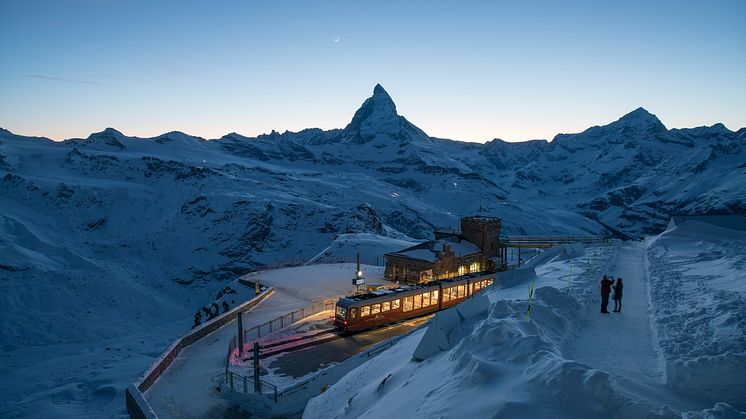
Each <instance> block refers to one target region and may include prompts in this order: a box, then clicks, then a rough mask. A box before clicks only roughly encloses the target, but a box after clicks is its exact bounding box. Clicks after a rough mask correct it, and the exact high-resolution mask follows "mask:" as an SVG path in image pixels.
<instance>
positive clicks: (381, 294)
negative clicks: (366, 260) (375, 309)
mask: <svg viewBox="0 0 746 419" xmlns="http://www.w3.org/2000/svg"><path fill="white" fill-rule="evenodd" d="M494 277H495V274H487V275H477V274H466V275H462V276H458V277H454V278H447V279H441V280H439V281H433V282H428V283H426V284H419V285H407V286H403V287H398V288H392V289H382V290H377V291H372V292H368V293H365V294H358V295H349V296H347V297H342V298H340V299H339V300H338V301H337V305H338V306H340V307H352V306H354V305H358V304H360V305H364V304H366V303H374V302H376V301H377V300H378V299H380V300H381V301H386V300H388V299H389V298H391V297H393V296H407V295H410V294H417V293H418V291H422V290H424V289H427V288H436V287H438V284H443V285H446V286H448V285H452V284H453V285H457V284H459V283H461V282H466V281H467V280H469V279H473V278H479V279H488V278H494Z"/></svg>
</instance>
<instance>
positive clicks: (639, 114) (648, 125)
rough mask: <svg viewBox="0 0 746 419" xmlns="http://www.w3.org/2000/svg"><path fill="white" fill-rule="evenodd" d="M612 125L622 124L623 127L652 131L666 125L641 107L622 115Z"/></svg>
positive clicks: (662, 129)
mask: <svg viewBox="0 0 746 419" xmlns="http://www.w3.org/2000/svg"><path fill="white" fill-rule="evenodd" d="M612 125H622V126H625V127H630V128H641V129H646V130H649V129H653V130H654V131H665V130H666V127H665V126H664V125H663V123H662V122H661V121H660V119H658V117H656V116H655V115H653V114H652V113H650V112H648V111H647V110H646V109H645V108H642V107H640V108H637V109H635V110H634V111H632V112H630V113H628V114H626V115H624V116H623V117H621V118H619V120H617V121H616V122H614V123H613V124H612Z"/></svg>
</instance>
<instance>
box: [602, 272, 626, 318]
mask: <svg viewBox="0 0 746 419" xmlns="http://www.w3.org/2000/svg"><path fill="white" fill-rule="evenodd" d="M623 288H624V284H623V283H622V278H617V280H616V283H614V277H613V276H612V277H611V278H609V277H607V276H606V275H604V276H603V278H602V279H601V313H608V312H609V294H611V290H612V289H613V290H614V313H621V312H622V289H623Z"/></svg>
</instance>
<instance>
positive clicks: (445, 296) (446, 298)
mask: <svg viewBox="0 0 746 419" xmlns="http://www.w3.org/2000/svg"><path fill="white" fill-rule="evenodd" d="M450 300H451V289H450V288H444V289H443V302H444V303H445V302H447V301H450Z"/></svg>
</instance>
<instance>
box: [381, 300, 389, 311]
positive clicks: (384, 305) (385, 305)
mask: <svg viewBox="0 0 746 419" xmlns="http://www.w3.org/2000/svg"><path fill="white" fill-rule="evenodd" d="M389 310H391V303H390V302H389V301H384V302H382V303H381V311H389Z"/></svg>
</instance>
